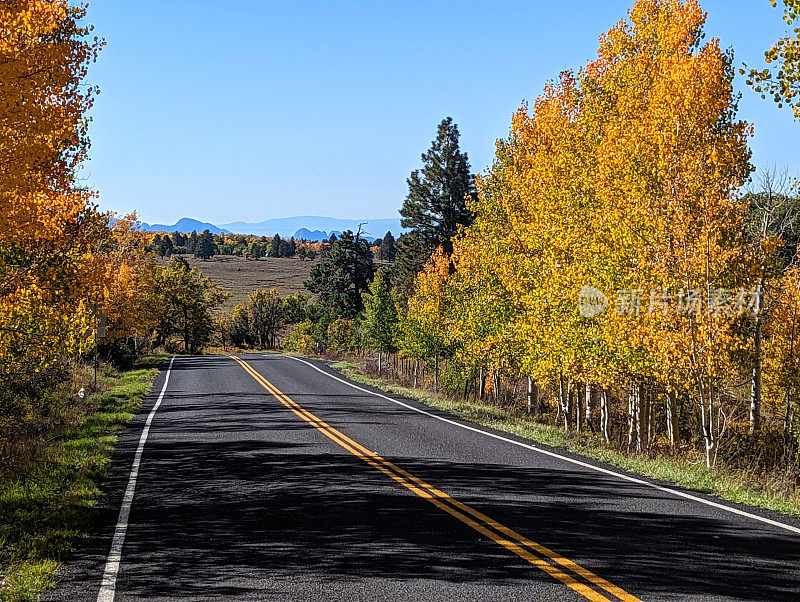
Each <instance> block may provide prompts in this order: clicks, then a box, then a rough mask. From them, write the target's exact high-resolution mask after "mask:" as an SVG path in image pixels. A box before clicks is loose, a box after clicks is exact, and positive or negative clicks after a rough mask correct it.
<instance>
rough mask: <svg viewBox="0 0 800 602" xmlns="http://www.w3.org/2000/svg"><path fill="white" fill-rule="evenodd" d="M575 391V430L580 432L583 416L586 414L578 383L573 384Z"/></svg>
mask: <svg viewBox="0 0 800 602" xmlns="http://www.w3.org/2000/svg"><path fill="white" fill-rule="evenodd" d="M573 390H574V391H575V431H576V432H578V433H580V432H581V431H582V430H583V418H584V416H585V414H586V403H585V400H583V399H581V397H580V389H579V388H578V383H575V385H574V386H573Z"/></svg>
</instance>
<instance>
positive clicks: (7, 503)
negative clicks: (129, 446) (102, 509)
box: [0, 357, 163, 601]
mask: <svg viewBox="0 0 800 602" xmlns="http://www.w3.org/2000/svg"><path fill="white" fill-rule="evenodd" d="M161 360H163V358H162V357H152V358H148V360H147V361H145V362H144V363H143V364H141V365H140V366H137V367H136V368H135V369H134V370H131V371H129V372H125V373H121V374H120V373H112V374H107V373H106V374H103V375H102V377H101V378H100V379H99V382H98V384H99V385H100V386H101V392H99V393H96V394H95V395H94V399H92V400H91V401H94V405H93V409H92V410H91V411H90V412H89V413H88V414H86V415H85V416H84V418H83V421H82V422H81V424H79V425H78V426H75V427H73V428H71V429H70V430H69V431H68V432H66V433H64V434H63V435H62V436H60V437H59V438H58V441H56V442H54V443H53V444H52V445H50V446H49V447H47V448H46V450H45V452H44V454H43V455H42V457H40V458H38V459H37V461H36V463H35V465H34V466H32V467H30V469H29V470H28V471H27V474H26V475H25V477H24V478H19V479H8V480H6V481H4V482H0V600H9V601H16V600H32V599H35V598H36V596H37V595H38V594H39V593H40V592H41V591H42V590H44V589H46V588H47V587H50V586H52V585H53V584H54V583H55V578H56V573H57V571H58V568H59V565H60V564H59V563H60V560H61V559H63V558H64V555H65V554H66V553H67V552H68V551H69V550H70V548H71V547H72V545H73V543H74V541H75V540H76V539H77V538H79V537H81V536H84V535H85V534H86V533H87V530H88V527H89V526H90V524H91V522H90V521H91V508H92V507H93V506H94V504H95V502H96V500H97V498H98V495H99V493H100V490H99V489H98V483H99V481H100V480H101V479H102V478H103V477H105V476H106V475H107V473H108V469H109V463H110V458H111V453H112V451H113V450H114V445H115V444H116V439H117V436H116V435H117V433H118V432H119V430H120V429H121V428H122V427H123V426H125V424H127V423H128V421H129V420H130V419H131V418H132V417H133V415H134V413H135V412H136V411H137V409H138V408H139V405H140V404H141V401H142V398H143V397H144V396H145V395H146V394H147V393H148V392H149V391H150V389H151V387H152V384H153V379H154V378H155V376H156V374H158V369H157V368H156V366H157V365H158V364H159V363H160V361H161Z"/></svg>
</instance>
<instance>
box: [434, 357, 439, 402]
mask: <svg viewBox="0 0 800 602" xmlns="http://www.w3.org/2000/svg"><path fill="white" fill-rule="evenodd" d="M433 392H434V393H438V392H439V356H438V355H437V356H436V358H435V359H434V360H433Z"/></svg>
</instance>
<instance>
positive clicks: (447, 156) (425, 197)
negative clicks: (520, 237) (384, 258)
mask: <svg viewBox="0 0 800 602" xmlns="http://www.w3.org/2000/svg"><path fill="white" fill-rule="evenodd" d="M458 139H459V133H458V126H457V125H456V124H455V123H453V119H452V118H451V117H448V118H446V119H444V120H442V122H441V123H440V124H439V130H438V133H437V136H436V139H435V140H433V142H432V143H431V147H430V149H429V150H428V152H426V153H425V154H423V155H422V162H423V167H422V169H417V170H414V171H413V172H411V176H410V177H409V178H408V180H407V182H408V196H407V197H406V199H405V201H404V202H403V207H402V208H401V209H400V215H401V216H402V217H403V220H402V222H401V223H402V225H403V227H404V228H410V231H409V232H407V233H406V234H403V235H402V236H401V237H400V239H399V240H398V241H397V242H398V245H397V246H398V253H399V254H398V262H399V268H400V269H399V284H400V286H401V289H402V290H403V292H405V293H409V292H410V290H411V287H412V286H413V282H414V276H416V274H417V273H418V272H419V271H420V270H421V269H422V267H423V266H424V265H425V262H427V261H428V258H429V257H430V256H431V254H432V253H433V251H434V250H435V249H436V248H437V247H442V249H443V250H444V252H445V254H446V255H447V256H448V257H449V256H450V255H451V254H452V252H453V243H452V238H453V236H455V234H456V233H457V232H458V228H459V226H469V225H470V224H471V223H472V221H473V215H472V212H471V211H470V209H469V208H468V206H467V202H468V200H472V199H474V198H475V194H476V193H475V177H474V176H473V175H472V174H471V173H470V166H469V159H468V157H467V153H464V152H461V150H460V149H459V146H458Z"/></svg>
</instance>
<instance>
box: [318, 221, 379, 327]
mask: <svg viewBox="0 0 800 602" xmlns="http://www.w3.org/2000/svg"><path fill="white" fill-rule="evenodd" d="M373 272H374V268H373V263H372V251H370V250H369V245H368V243H367V242H366V241H365V240H360V239H357V238H355V237H354V236H353V233H352V232H350V231H349V230H347V231H345V232H343V233H342V235H341V236H340V237H339V238H337V239H336V241H335V242H334V243H333V244H332V245H331V248H330V249H329V250H328V254H327V256H326V257H325V259H324V260H322V261H321V262H320V263H318V264H317V265H315V266H314V267H313V268H311V278H310V279H308V280H306V281H305V283H304V284H305V286H306V288H308V290H309V291H311V292H312V293H317V294H318V295H319V305H320V306H321V307H322V308H323V309H324V310H325V311H326V312H327V313H328V315H331V316H339V317H343V318H354V317H355V316H356V315H357V314H358V313H359V312H360V311H361V310H362V309H363V308H364V303H363V300H362V298H361V294H362V293H363V292H364V291H365V290H367V288H368V286H369V282H370V280H371V279H372V275H373Z"/></svg>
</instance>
